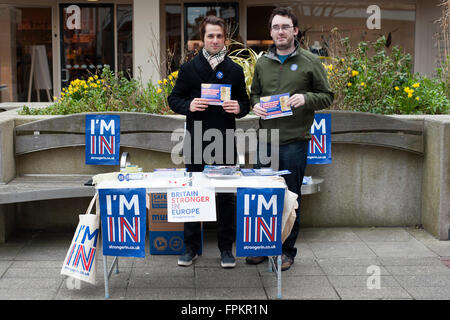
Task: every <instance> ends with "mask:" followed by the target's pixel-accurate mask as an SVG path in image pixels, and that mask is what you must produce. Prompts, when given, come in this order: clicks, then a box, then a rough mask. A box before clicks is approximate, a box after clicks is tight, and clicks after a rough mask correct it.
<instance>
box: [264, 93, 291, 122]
mask: <svg viewBox="0 0 450 320" xmlns="http://www.w3.org/2000/svg"><path fill="white" fill-rule="evenodd" d="M288 99H289V93H282V94H277V95H274V96H267V97H261V98H260V99H259V103H260V106H261V107H262V108H265V109H266V111H267V116H266V117H265V118H264V119H273V118H279V117H285V116H291V115H292V110H291V107H290V106H288V105H287V101H288Z"/></svg>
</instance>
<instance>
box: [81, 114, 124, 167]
mask: <svg viewBox="0 0 450 320" xmlns="http://www.w3.org/2000/svg"><path fill="white" fill-rule="evenodd" d="M85 136H86V144H85V145H86V149H85V158H86V164H95V165H118V164H119V162H120V159H119V158H120V116H119V115H101V114H88V115H86V132H85Z"/></svg>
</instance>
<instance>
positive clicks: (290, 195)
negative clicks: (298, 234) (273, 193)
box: [281, 189, 298, 243]
mask: <svg viewBox="0 0 450 320" xmlns="http://www.w3.org/2000/svg"><path fill="white" fill-rule="evenodd" d="M297 198H298V195H297V194H296V193H294V192H292V191H289V190H288V189H286V193H285V196H284V207H283V218H282V220H281V230H282V231H281V242H283V243H284V241H285V240H286V239H287V237H289V235H290V234H291V231H292V227H293V226H294V222H295V219H296V218H297V213H296V212H295V210H296V209H297V208H298V202H297Z"/></svg>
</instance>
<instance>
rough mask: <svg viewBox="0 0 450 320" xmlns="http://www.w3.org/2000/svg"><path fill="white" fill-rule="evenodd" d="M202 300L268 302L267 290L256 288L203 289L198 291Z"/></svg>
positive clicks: (198, 296) (197, 293) (197, 296)
mask: <svg viewBox="0 0 450 320" xmlns="http://www.w3.org/2000/svg"><path fill="white" fill-rule="evenodd" d="M196 299H201V300H235V299H236V300H246V301H247V300H267V295H266V292H265V290H263V289H262V288H261V289H260V290H255V288H201V290H200V289H197V291H196Z"/></svg>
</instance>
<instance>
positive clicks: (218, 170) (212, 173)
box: [203, 166, 241, 178]
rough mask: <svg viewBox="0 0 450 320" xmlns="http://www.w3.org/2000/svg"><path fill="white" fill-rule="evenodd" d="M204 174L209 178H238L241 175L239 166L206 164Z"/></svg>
mask: <svg viewBox="0 0 450 320" xmlns="http://www.w3.org/2000/svg"><path fill="white" fill-rule="evenodd" d="M203 174H204V175H206V176H207V177H209V178H236V177H240V176H241V174H240V172H239V168H238V167H237V166H205V168H204V169H203Z"/></svg>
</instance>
